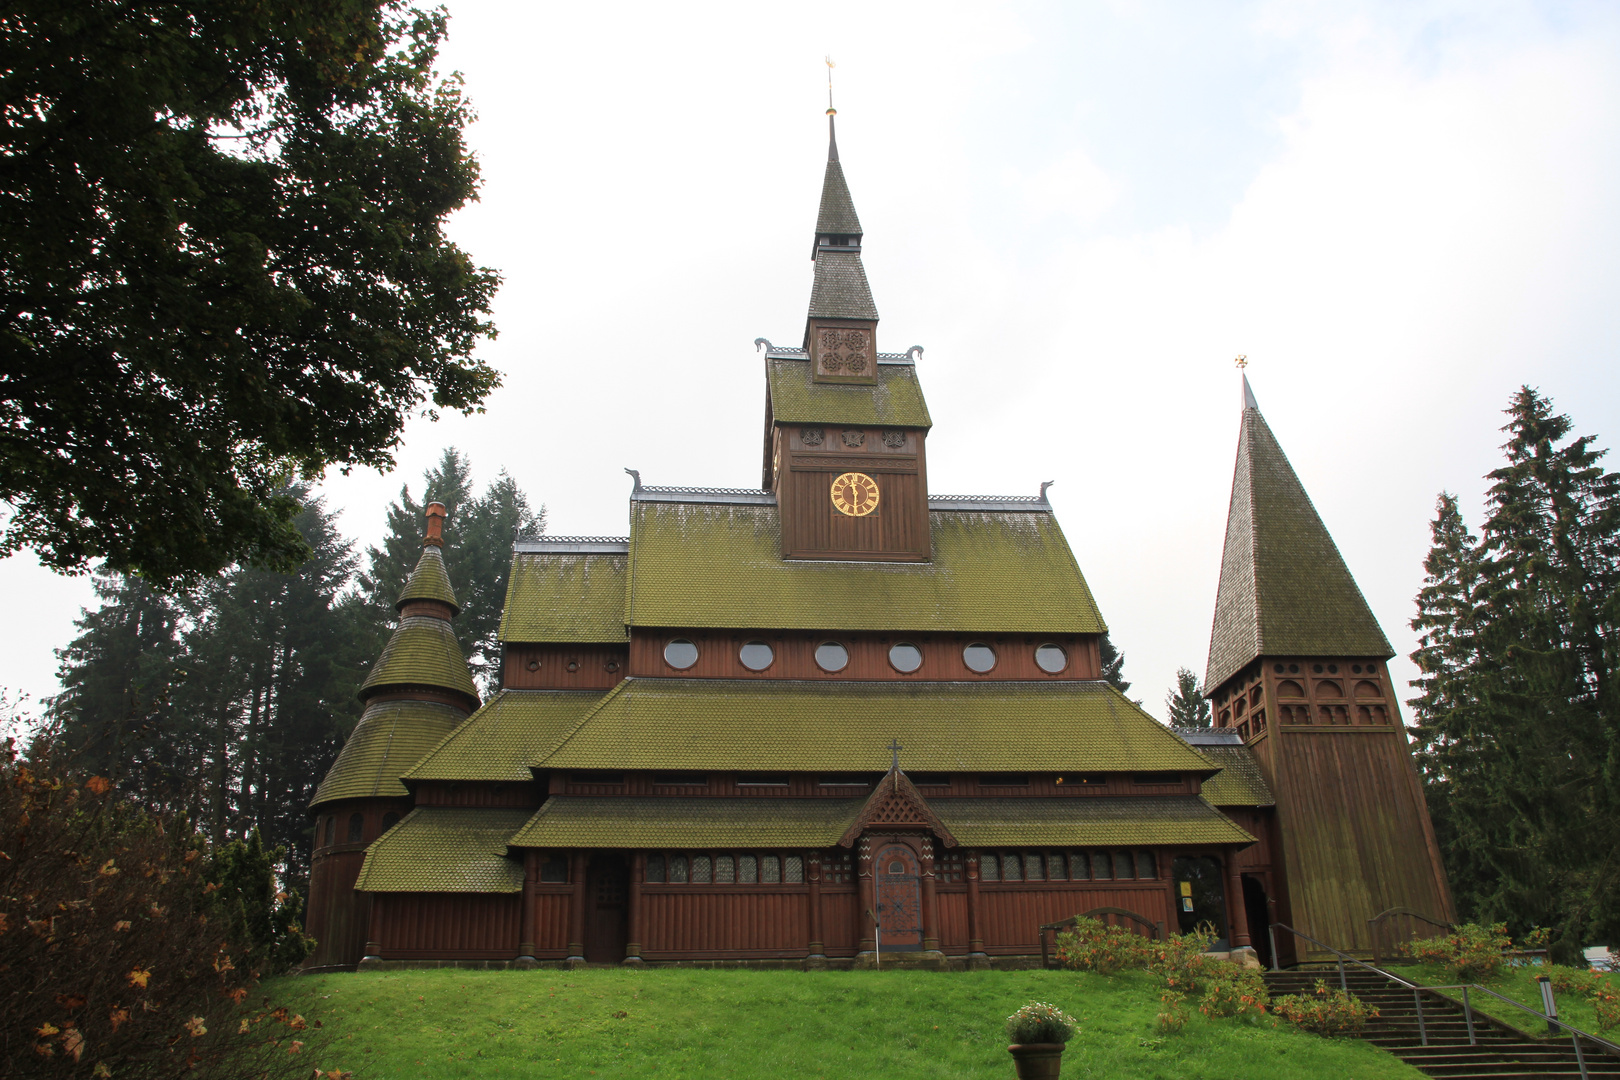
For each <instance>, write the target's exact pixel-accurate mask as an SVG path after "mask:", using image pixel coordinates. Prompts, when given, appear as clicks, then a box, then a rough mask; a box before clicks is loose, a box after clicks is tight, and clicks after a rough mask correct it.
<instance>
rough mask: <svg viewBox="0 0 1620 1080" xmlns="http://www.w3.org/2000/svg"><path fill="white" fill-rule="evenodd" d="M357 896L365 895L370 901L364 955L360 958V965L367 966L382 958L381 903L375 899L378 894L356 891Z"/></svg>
mask: <svg viewBox="0 0 1620 1080" xmlns="http://www.w3.org/2000/svg"><path fill="white" fill-rule="evenodd" d="M356 895H357V896H366V897H367V899H369V900H370V901H371V904H370V905H369V906H370V911H369V912H368V913H367V916H368V917H367V919H366V923H367V934H366V948H365V955H364V956H362V957H361V958H360V967H361V968H368V967H371V966H373V965H375V964H377V963H379V962H380V961H381V960H382V919H383V917H382V905H381V904H379V903H378V902H377V901H378V900H379V899H380V896H379V895H368V894H364V893H356Z"/></svg>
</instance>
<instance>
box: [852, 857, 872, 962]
mask: <svg viewBox="0 0 1620 1080" xmlns="http://www.w3.org/2000/svg"><path fill="white" fill-rule="evenodd" d="M857 851H858V854H857V855H856V856H855V880H856V881H857V882H859V884H860V894H859V895H860V903H859V906H860V909H861V912H860V920H861V939H860V940H861V943H860V947H859V951H860V952H863V953H869V952H871V951H872V950H873V949H876V948H877V924H876V923H874V922H873V921H872V910H873V907H874V905H876V904H877V897H876V895H875V891H874V889H873V882H872V842H871V841H870V840H868V839H866V838H865V837H864V836H863V837H862V838H861V843H860V847H859V848H858V849H857Z"/></svg>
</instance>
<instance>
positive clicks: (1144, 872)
mask: <svg viewBox="0 0 1620 1080" xmlns="http://www.w3.org/2000/svg"><path fill="white" fill-rule="evenodd" d="M1136 876H1137V877H1138V878H1140V879H1141V880H1143V881H1152V880H1153V879H1154V878H1156V877H1158V876H1159V860H1158V859H1156V858H1154V857H1153V852H1151V851H1138V852H1137V853H1136Z"/></svg>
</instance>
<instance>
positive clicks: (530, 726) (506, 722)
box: [403, 690, 604, 781]
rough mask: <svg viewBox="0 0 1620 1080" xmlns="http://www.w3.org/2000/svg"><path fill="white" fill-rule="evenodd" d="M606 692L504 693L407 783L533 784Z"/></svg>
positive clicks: (423, 758)
mask: <svg viewBox="0 0 1620 1080" xmlns="http://www.w3.org/2000/svg"><path fill="white" fill-rule="evenodd" d="M603 693H604V692H603V691H601V690H584V691H580V690H502V691H500V692H499V693H498V694H496V695H495V696H494V697H492V698H490V699H489V701H487V702H486V703H485V704H484V706H483V708H481V709H479V710H478V711H477V712H475V713H473V714H472V716H470V717H468V718H467V719H466V721H465V722H463V723H462V724H461V725H460V726H459V727H457V728H456V729H455V730H454V731H452V732H450V733H449V734H448V735H445V736H444V738H443V739H442V741H440V742H439V743H438V744H437V745H435V746H432V747H430V748H429V750H428V751H427V753H426V754H423V755H419V756H420V760H419V761H417V763H416V765H415V767H413V768H411V769H410V770H408V771H407V772H405V773H404V774H403V775H404V777H405V779H407V780H490V781H509V780H518V781H522V780H532V779H534V774H533V773H531V772H530V771H529V762H531V761H534V760H536V759H537V758H540V757H543V756H544V755H545V754H546V753H548V752H549V751H550V750H551V749H552V748H553V747H554V746H556V745H557V743H559V742H560V741H562V739H563V738H564V737H565V736H566V735H567V734H568V733H569V732H571V731H572V730H573V729H574V728H575V727H577V726H578V725H579V720H580V717H582V716H584V715H585V713H586V712H587V711H588V710H589V709H590V707H591V706H592V705H594V704H596V703H597V702H598V701H600V700H601V699H602V695H603Z"/></svg>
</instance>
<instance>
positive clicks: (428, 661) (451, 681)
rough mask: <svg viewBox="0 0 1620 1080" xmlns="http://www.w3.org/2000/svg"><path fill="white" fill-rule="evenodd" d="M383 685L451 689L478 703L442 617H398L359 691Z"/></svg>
mask: <svg viewBox="0 0 1620 1080" xmlns="http://www.w3.org/2000/svg"><path fill="white" fill-rule="evenodd" d="M386 686H431V687H437V688H439V689H443V690H452V691H455V692H456V693H459V694H462V695H464V696H465V697H467V698H469V699H470V700H471V701H472V703H473V704H475V705H476V704H477V703H478V690H477V689H476V688H475V687H474V686H473V681H472V672H470V671H468V670H467V659H466V657H464V656H463V655H462V653H461V643H460V642H458V641H457V640H456V632H455V630H454V628H452V627H451V625H450V623H449V622H447V621H446V620H444V619H435V618H432V617H430V616H425V615H416V616H412V617H410V618H406V619H401V620H400V621H399V626H398V627H397V628H396V629H395V630H394V635H393V637H390V638H389V639H388V644H387V645H385V646H383V651H382V655H381V656H379V657H378V658H377V662H376V664H374V665H372V668H371V674H370V675H367V676H366V682H365V685H364V686H362V687H361V688H360V692H361V694H366V693H367V692H368V691H374V690H377V689H380V688H382V687H386Z"/></svg>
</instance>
